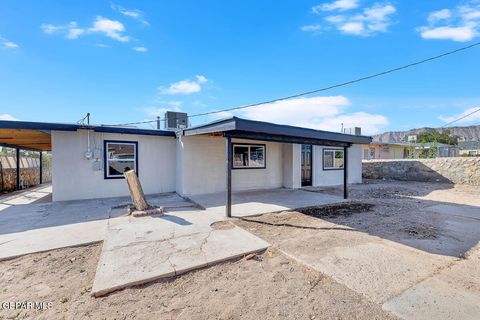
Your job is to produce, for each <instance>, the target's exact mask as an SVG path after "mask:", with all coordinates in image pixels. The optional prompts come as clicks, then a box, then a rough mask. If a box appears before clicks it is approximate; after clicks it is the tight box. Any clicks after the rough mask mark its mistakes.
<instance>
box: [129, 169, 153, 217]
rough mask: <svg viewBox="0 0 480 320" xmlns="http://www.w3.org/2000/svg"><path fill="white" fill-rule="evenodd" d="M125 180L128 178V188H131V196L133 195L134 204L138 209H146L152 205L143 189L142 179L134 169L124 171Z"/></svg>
mask: <svg viewBox="0 0 480 320" xmlns="http://www.w3.org/2000/svg"><path fill="white" fill-rule="evenodd" d="M123 176H124V177H125V180H127V184H128V189H129V190H130V196H131V197H132V202H133V206H134V207H135V209H136V210H138V211H145V210H147V209H148V208H149V207H150V206H149V205H148V203H147V200H146V199H145V194H144V193H143V190H142V185H141V184H140V180H139V179H138V177H137V175H136V174H135V171H134V170H128V171H125V172H124V173H123Z"/></svg>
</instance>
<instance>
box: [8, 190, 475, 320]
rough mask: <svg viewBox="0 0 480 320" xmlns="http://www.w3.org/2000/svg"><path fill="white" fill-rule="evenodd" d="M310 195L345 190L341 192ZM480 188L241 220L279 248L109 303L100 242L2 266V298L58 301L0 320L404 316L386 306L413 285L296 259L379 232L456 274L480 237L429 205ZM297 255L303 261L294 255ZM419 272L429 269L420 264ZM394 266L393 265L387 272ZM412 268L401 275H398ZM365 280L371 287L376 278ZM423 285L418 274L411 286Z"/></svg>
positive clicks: (386, 196)
mask: <svg viewBox="0 0 480 320" xmlns="http://www.w3.org/2000/svg"><path fill="white" fill-rule="evenodd" d="M310 191H311V192H330V193H335V194H340V193H341V190H337V189H323V190H319V189H312V190H310ZM479 191H480V188H478V187H463V186H456V187H453V186H449V185H440V184H438V185H434V184H423V183H387V182H379V183H377V182H369V183H367V184H363V185H357V186H354V187H353V188H352V189H351V194H350V196H351V198H352V199H355V200H354V202H352V204H347V205H344V206H343V207H340V208H336V209H332V208H322V209H315V208H313V209H312V208H309V209H304V210H299V211H298V212H283V213H276V214H268V215H264V216H260V217H250V218H243V219H233V221H234V222H235V223H236V224H237V225H239V226H241V227H243V228H245V229H246V230H248V231H250V232H252V233H254V234H256V235H258V236H260V237H262V238H263V239H265V240H267V241H269V242H270V243H272V248H271V249H269V250H268V251H267V252H265V253H263V254H262V255H258V256H255V257H246V258H243V259H240V260H237V261H233V262H228V263H224V264H220V265H216V266H213V267H211V268H207V269H203V270H199V271H194V272H191V273H188V274H185V275H182V276H179V277H176V278H173V279H170V280H169V281H159V282H155V283H152V284H149V285H145V286H139V287H133V288H129V289H125V290H122V291H119V292H116V293H113V294H110V295H108V296H106V297H102V298H92V297H91V296H90V292H89V291H90V289H91V285H92V282H93V278H94V275H95V269H96V266H97V262H98V257H99V254H100V250H101V244H96V245H90V246H85V247H78V248H68V249H59V250H53V251H49V252H45V253H38V254H31V255H27V256H23V257H20V258H16V259H13V260H8V261H3V262H0V270H1V271H0V272H1V273H0V302H2V303H3V302H10V301H17V302H18V301H30V302H39V301H40V302H42V301H43V302H51V304H52V308H51V309H49V310H42V311H35V310H5V309H3V310H2V309H0V319H239V318H242V319H396V316H394V314H393V313H391V312H388V311H385V310H384V309H385V308H383V309H382V303H383V302H385V301H387V300H388V299H390V296H391V295H392V296H397V295H398V294H400V293H401V292H403V291H404V290H405V288H400V287H399V288H397V287H396V285H399V284H403V283H405V282H407V283H408V281H404V280H402V279H397V280H396V281H395V282H394V283H392V284H388V283H387V285H386V287H388V289H391V288H393V289H392V290H393V292H381V294H378V292H380V291H381V290H385V289H384V288H382V286H384V284H381V286H379V287H378V288H376V287H375V285H374V284H373V283H372V285H368V287H369V290H372V291H368V290H366V291H362V290H363V289H362V288H363V287H362V283H361V282H362V279H358V278H355V274H356V273H358V274H362V273H361V272H364V271H365V270H366V272H368V273H371V271H370V270H368V269H363V270H360V271H359V272H356V271H352V270H347V271H345V272H343V271H344V270H341V271H342V272H343V274H342V275H345V277H346V279H347V280H348V281H350V282H351V283H350V282H348V281H347V282H345V283H343V282H344V281H343V280H342V279H343V278H341V277H340V276H338V275H337V274H335V270H336V268H333V269H332V270H333V271H332V273H330V272H329V271H330V269H328V268H326V269H325V270H326V271H325V272H319V271H318V270H319V269H318V268H313V267H312V266H307V265H309V264H308V263H306V264H303V263H299V262H298V261H301V260H303V259H305V260H308V259H307V258H308V256H311V257H315V255H318V256H319V257H321V258H323V257H324V256H328V252H330V251H329V250H330V249H329V248H330V247H334V246H335V245H338V243H339V242H342V241H351V242H353V243H355V244H356V245H358V244H363V243H365V240H364V238H360V237H369V239H370V238H372V236H373V238H374V239H380V240H378V241H388V242H392V243H393V245H392V248H396V246H401V247H402V248H403V247H406V248H407V249H405V250H407V251H408V250H410V248H412V250H414V253H415V254H417V251H418V252H421V253H422V254H423V253H425V255H428V256H429V257H430V256H433V257H435V258H432V259H436V260H432V261H433V262H432V265H433V264H435V263H440V262H439V261H441V262H442V263H443V262H444V260H445V263H444V264H445V266H446V267H445V266H443V264H442V268H449V266H450V265H451V264H452V263H455V262H456V261H461V260H464V259H468V256H469V254H470V253H469V250H470V249H471V248H472V247H473V246H474V245H476V244H477V243H478V238H475V237H474V236H472V235H470V233H468V232H466V233H465V232H464V237H466V238H465V239H462V238H460V239H459V241H456V240H455V239H457V240H458V237H462V235H461V234H460V235H459V234H457V233H458V232H457V231H456V230H454V229H451V226H450V224H448V223H446V220H445V219H444V218H442V217H439V215H438V214H435V213H433V212H429V211H428V210H427V209H428V208H429V207H432V206H434V205H438V204H440V203H455V202H456V203H462V204H469V205H479V204H476V203H474V202H475V198H476V196H475V195H476V194H478V192H479ZM462 197H465V199H463V200H462ZM472 199H473V200H472ZM476 230H478V229H476ZM467 231H468V230H467ZM456 232H457V233H456ZM477 233H478V232H477ZM306 240H308V241H306ZM375 241H377V240H375ZM457 242H458V243H457ZM365 248H367V247H365ZM297 250H298V254H299V255H298V259H297V258H295V257H292V256H293V255H294V254H295V252H296V251H297ZM305 250H306V251H305ZM395 250H396V249H395ZM402 250H403V249H402ZM412 252H413V251H412ZM302 253H305V255H302ZM366 253H367V254H368V250H366ZM306 257H307V258H306ZM374 257H375V255H374ZM247 258H248V259H247ZM355 258H356V256H352V255H350V256H348V259H349V260H339V259H337V258H335V259H337V260H335V259H334V260H335V261H334V262H333V263H341V265H342V266H343V265H348V263H350V264H351V265H352V266H353V265H355V264H361V263H357V262H356V261H355ZM352 259H353V260H352ZM369 259H370V260H372V259H371V257H370V258H369ZM379 259H380V257H379ZM319 260H321V259H319ZM417 260H418V261H417ZM417 260H415V261H416V263H417V262H418V263H423V262H422V261H425V260H424V259H423V256H421V259H417ZM348 261H350V262H348ZM352 261H353V262H352ZM387 262H389V261H388V260H387ZM325 266H328V264H324V265H320V269H321V268H322V267H325ZM337 266H338V265H337ZM377 266H378V265H377V264H376V267H377ZM416 266H417V267H416V268H417V269H422V265H421V264H419V265H416ZM364 267H365V266H364ZM395 267H396V266H395V265H394V263H391V261H390V262H389V264H388V265H387V268H386V269H385V270H390V269H392V270H395ZM365 268H366V267H365ZM409 268H410V267H409ZM339 269H340V268H339ZM410 269H412V268H410ZM413 269H415V268H413ZM427 269H428V268H427ZM316 270H317V271H316ZM322 270H323V269H322ZM385 270H383V271H382V270H380V272H385V273H386V274H387V273H388V272H389V271H385ZM406 270H407V269H406ZM408 270H409V269H408ZM408 272H410V271H405V270H401V273H399V274H402V275H403V274H409V273H408ZM435 272H438V270H437V269H435ZM387 275H388V274H387ZM394 276H396V274H395V275H394ZM376 277H377V278H378V275H377V276H376ZM388 277H390V276H389V275H388ZM388 277H387V278H388ZM423 278H425V277H423ZM423 278H422V279H423ZM365 279H366V281H367V284H368V282H369V281H370V279H368V278H365ZM374 280H375V279H374ZM418 281H420V280H418V279H417V278H415V279H414V280H412V283H411V284H409V285H414V284H415V283H417V282H418ZM355 282H358V283H359V284H357V283H355ZM370 282H371V281H370ZM475 286H476V284H475V283H474V284H473V287H472V288H473V289H474V290H478V292H479V293H480V287H479V288H477V287H475ZM397 289H398V290H397ZM395 290H396V291H395ZM377 291H378V292H377Z"/></svg>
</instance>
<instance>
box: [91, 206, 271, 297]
mask: <svg viewBox="0 0 480 320" xmlns="http://www.w3.org/2000/svg"><path fill="white" fill-rule="evenodd" d="M221 219H222V218H220V220H221ZM218 220H219V217H218V215H216V214H215V213H211V212H205V211H199V210H196V211H179V212H175V214H174V215H173V214H169V213H168V212H167V214H166V215H165V216H147V217H141V218H134V217H131V216H128V217H122V218H118V219H111V220H110V221H109V223H108V228H107V234H106V238H105V242H104V244H103V248H102V253H101V256H100V261H99V264H98V267H97V273H96V275H95V280H94V284H93V288H92V295H94V296H101V295H104V294H107V293H109V292H112V291H115V290H118V289H122V288H125V287H128V286H132V285H137V284H142V283H147V282H150V281H153V280H157V279H161V278H166V277H171V276H175V275H179V274H182V273H185V272H188V271H190V270H194V269H199V268H202V267H205V266H209V265H212V264H215V263H218V262H221V261H225V260H229V259H233V258H236V257H241V256H244V255H246V254H249V253H251V252H258V251H263V250H265V249H266V248H267V247H268V246H269V244H268V243H267V242H265V241H263V240H262V239H260V238H258V237H256V236H254V235H252V234H251V233H249V232H247V231H245V230H243V229H241V228H239V227H236V226H234V225H233V224H231V223H230V222H228V221H219V222H217V221H218Z"/></svg>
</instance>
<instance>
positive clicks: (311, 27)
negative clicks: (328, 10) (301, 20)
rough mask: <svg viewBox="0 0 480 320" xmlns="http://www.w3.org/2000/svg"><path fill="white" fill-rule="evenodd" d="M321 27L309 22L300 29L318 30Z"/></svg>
mask: <svg viewBox="0 0 480 320" xmlns="http://www.w3.org/2000/svg"><path fill="white" fill-rule="evenodd" d="M321 29H322V26H321V25H319V24H310V25H307V26H303V27H301V28H300V30H302V31H314V32H315V31H320V30H321Z"/></svg>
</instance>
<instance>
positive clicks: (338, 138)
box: [183, 117, 372, 147]
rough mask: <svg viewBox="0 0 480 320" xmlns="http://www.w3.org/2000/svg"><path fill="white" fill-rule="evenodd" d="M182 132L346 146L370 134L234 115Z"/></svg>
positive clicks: (362, 140) (361, 140)
mask: <svg viewBox="0 0 480 320" xmlns="http://www.w3.org/2000/svg"><path fill="white" fill-rule="evenodd" d="M183 134H184V135H186V136H191V135H201V134H211V135H223V136H224V137H231V138H242V139H251V140H263V141H273V142H284V143H298V144H316V145H324V146H336V147H348V146H350V145H352V144H354V143H359V144H368V143H370V142H371V141H372V138H371V137H366V136H359V135H350V134H342V133H337V132H330V131H322V130H314V129H308V128H302V127H295V126H287V125H279V124H275V123H269V122H262V121H253V120H245V119H240V118H237V117H232V118H229V119H224V120H219V121H215V122H212V123H209V124H206V125H201V126H198V127H192V128H188V129H185V130H184V133H183Z"/></svg>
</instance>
